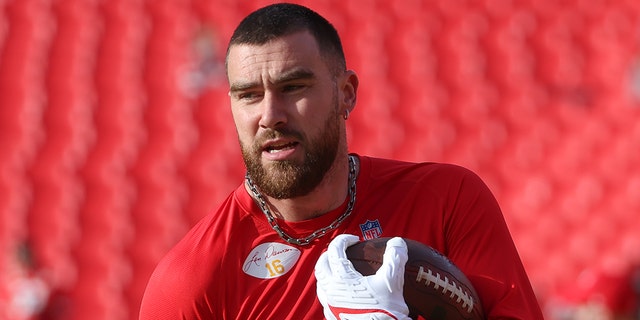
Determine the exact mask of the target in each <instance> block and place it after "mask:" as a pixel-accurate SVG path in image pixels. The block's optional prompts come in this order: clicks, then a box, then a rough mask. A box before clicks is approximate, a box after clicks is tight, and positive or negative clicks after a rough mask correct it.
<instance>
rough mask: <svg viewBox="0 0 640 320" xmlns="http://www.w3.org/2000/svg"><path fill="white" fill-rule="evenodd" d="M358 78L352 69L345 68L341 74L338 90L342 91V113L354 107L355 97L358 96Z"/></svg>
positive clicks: (350, 110)
mask: <svg viewBox="0 0 640 320" xmlns="http://www.w3.org/2000/svg"><path fill="white" fill-rule="evenodd" d="M359 83H360V80H359V79H358V75H357V74H356V72H355V71H353V70H347V71H345V72H344V74H343V76H342V81H341V86H340V91H341V93H342V95H341V98H342V101H341V102H342V110H340V111H341V112H342V113H344V112H345V111H348V112H349V113H351V112H352V111H353V109H354V108H355V107H356V99H357V96H358V84H359Z"/></svg>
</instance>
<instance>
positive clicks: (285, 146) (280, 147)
mask: <svg viewBox="0 0 640 320" xmlns="http://www.w3.org/2000/svg"><path fill="white" fill-rule="evenodd" d="M297 144H298V143H297V142H288V143H275V144H270V145H267V146H265V148H264V151H266V152H268V153H276V152H280V151H284V150H290V149H293V148H295V146H296V145H297Z"/></svg>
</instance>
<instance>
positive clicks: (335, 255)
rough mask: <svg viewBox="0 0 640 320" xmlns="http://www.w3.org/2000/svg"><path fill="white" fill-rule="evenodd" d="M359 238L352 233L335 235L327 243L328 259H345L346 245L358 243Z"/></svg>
mask: <svg viewBox="0 0 640 320" xmlns="http://www.w3.org/2000/svg"><path fill="white" fill-rule="evenodd" d="M359 241H360V238H358V237H357V236H354V235H352V234H340V235H338V236H337V237H335V238H334V239H333V240H331V242H330V243H329V247H328V248H327V252H328V253H329V259H330V260H333V259H346V258H347V253H346V250H347V247H349V246H350V245H352V244H355V243H358V242H359Z"/></svg>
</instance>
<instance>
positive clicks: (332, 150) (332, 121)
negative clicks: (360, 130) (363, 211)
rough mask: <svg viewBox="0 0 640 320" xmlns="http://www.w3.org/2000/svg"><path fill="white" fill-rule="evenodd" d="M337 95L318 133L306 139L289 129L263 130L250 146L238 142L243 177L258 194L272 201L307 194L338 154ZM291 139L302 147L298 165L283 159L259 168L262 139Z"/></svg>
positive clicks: (315, 185)
mask: <svg viewBox="0 0 640 320" xmlns="http://www.w3.org/2000/svg"><path fill="white" fill-rule="evenodd" d="M336 99H337V96H336V95H335V94H334V98H333V100H334V101H333V104H334V108H333V112H332V113H331V114H330V115H329V118H328V119H327V121H325V123H324V126H323V130H322V132H321V133H320V134H319V135H318V136H316V137H313V139H312V140H309V139H308V137H307V136H306V135H304V134H303V133H301V132H298V131H294V130H292V129H289V128H286V127H285V128H278V129H273V130H269V131H266V132H265V133H264V134H263V135H262V136H261V137H260V138H259V139H257V140H256V142H255V143H254V144H253V146H251V147H247V146H245V145H243V144H242V142H241V143H240V145H241V151H242V158H243V160H244V163H245V166H246V168H247V174H248V175H249V177H251V180H252V181H253V183H254V184H255V185H256V186H257V187H258V189H260V191H261V192H262V193H264V194H266V195H267V196H269V197H272V198H275V199H290V198H295V197H300V196H304V195H307V194H309V193H310V192H311V191H313V189H315V188H316V187H317V186H318V185H319V184H320V182H322V179H324V176H325V174H326V173H327V172H328V171H329V169H330V168H331V166H332V165H333V162H334V161H335V159H336V155H337V154H338V148H339V144H340V127H339V123H340V115H339V113H338V103H337V100H336ZM277 137H294V138H296V139H298V140H299V141H300V145H301V146H302V147H303V148H304V160H303V161H302V163H298V162H296V161H291V160H285V161H278V162H275V163H272V164H270V165H269V166H268V167H267V166H264V165H262V162H261V153H262V150H261V148H260V146H261V142H262V141H264V140H265V139H273V138H277Z"/></svg>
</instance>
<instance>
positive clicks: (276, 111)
mask: <svg viewBox="0 0 640 320" xmlns="http://www.w3.org/2000/svg"><path fill="white" fill-rule="evenodd" d="M286 123H287V113H286V106H285V103H284V101H283V100H282V99H281V98H280V97H279V96H278V95H277V94H273V93H265V96H264V98H263V99H262V114H261V116H260V122H259V125H260V127H262V128H270V129H272V128H277V127H280V126H283V125H285V124H286Z"/></svg>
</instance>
